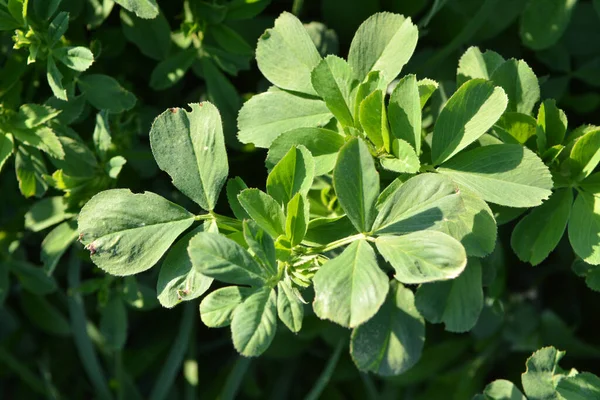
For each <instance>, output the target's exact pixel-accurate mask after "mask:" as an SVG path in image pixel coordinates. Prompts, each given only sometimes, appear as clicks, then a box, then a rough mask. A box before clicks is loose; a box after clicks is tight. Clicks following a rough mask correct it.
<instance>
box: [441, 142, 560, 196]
mask: <svg viewBox="0 0 600 400" xmlns="http://www.w3.org/2000/svg"><path fill="white" fill-rule="evenodd" d="M438 172H440V173H442V174H444V175H447V176H449V177H450V178H452V180H454V181H455V182H456V183H458V185H459V186H462V187H465V188H467V189H468V190H470V191H473V192H475V193H477V194H478V195H479V196H480V197H481V198H482V199H484V200H485V201H489V202H491V203H496V204H500V205H504V206H509V207H534V206H537V205H540V204H541V203H542V201H543V200H545V199H547V198H548V197H549V196H550V194H551V191H550V189H552V177H551V176H550V172H549V171H548V168H547V167H546V166H545V165H544V163H543V162H542V160H540V159H539V158H538V157H537V156H536V155H535V154H534V153H533V152H532V151H531V150H529V149H527V148H524V147H522V146H521V145H518V144H494V145H489V146H483V147H478V148H475V149H473V150H469V151H467V152H464V153H461V154H460V155H458V156H456V157H454V158H453V159H452V160H450V161H448V162H446V163H444V164H443V165H442V166H441V167H440V168H438Z"/></svg>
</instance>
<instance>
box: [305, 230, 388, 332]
mask: <svg viewBox="0 0 600 400" xmlns="http://www.w3.org/2000/svg"><path fill="white" fill-rule="evenodd" d="M313 285H314V289H315V299H314V302H313V309H314V310H315V314H317V316H318V317H319V318H321V319H328V320H331V321H333V322H335V323H337V324H340V325H342V326H345V327H350V328H353V327H356V326H358V325H360V324H362V323H364V322H366V321H368V320H370V319H371V317H373V316H374V315H375V314H376V313H377V310H379V308H380V307H381V305H382V304H383V302H384V301H385V297H386V294H387V292H388V290H389V284H388V277H387V275H386V274H385V273H384V272H383V271H382V270H381V269H380V268H379V266H378V265H377V257H376V256H375V252H374V251H373V248H371V246H370V245H369V243H368V242H367V241H365V240H357V241H355V242H353V243H352V244H350V246H348V247H347V248H346V249H345V250H344V251H343V252H342V254H340V255H339V256H337V257H336V258H333V259H331V260H329V261H327V262H326V263H325V264H323V265H322V266H321V268H319V270H318V271H317V273H316V274H315V276H314V278H313Z"/></svg>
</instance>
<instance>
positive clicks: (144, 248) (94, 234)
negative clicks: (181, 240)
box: [78, 189, 194, 276]
mask: <svg viewBox="0 0 600 400" xmlns="http://www.w3.org/2000/svg"><path fill="white" fill-rule="evenodd" d="M193 222H194V215H193V214H191V213H189V212H187V211H186V210H185V209H183V208H182V207H180V206H178V205H177V204H174V203H171V202H170V201H168V200H166V199H164V198H162V197H160V196H159V195H156V194H154V193H151V192H145V193H142V194H134V193H132V192H131V191H129V190H127V189H113V190H106V191H104V192H100V193H98V194H97V195H95V196H94V197H92V198H91V199H90V201H88V202H87V203H86V205H85V206H83V208H82V209H81V212H80V213H79V217H78V223H79V232H80V238H81V243H83V244H84V245H85V246H86V249H88V250H89V251H90V254H91V258H92V261H93V262H94V263H95V264H96V265H97V266H98V267H100V268H101V269H103V270H105V271H106V272H108V273H109V274H112V275H118V276H123V275H133V274H137V273H139V272H142V271H145V270H147V269H149V268H151V267H152V266H153V265H154V264H156V262H157V261H158V260H159V259H160V258H161V257H162V255H163V254H164V253H165V252H166V251H167V250H168V249H169V247H170V246H171V244H172V243H173V242H174V241H175V239H177V237H178V236H179V235H180V234H181V233H182V232H183V231H185V230H186V229H187V228H189V227H190V226H191V225H192V223H193Z"/></svg>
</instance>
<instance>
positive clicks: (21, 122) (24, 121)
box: [15, 104, 61, 129]
mask: <svg viewBox="0 0 600 400" xmlns="http://www.w3.org/2000/svg"><path fill="white" fill-rule="evenodd" d="M60 113H61V111H60V110H56V109H54V108H52V107H49V106H46V105H41V104H23V105H21V106H20V107H19V113H18V115H17V117H16V121H15V125H16V126H17V127H18V128H20V129H31V128H35V127H37V126H40V125H43V124H45V123H47V122H49V121H51V120H53V119H55V118H56V117H57V116H58V115H59V114H60Z"/></svg>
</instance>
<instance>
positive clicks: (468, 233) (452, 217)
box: [439, 190, 497, 257]
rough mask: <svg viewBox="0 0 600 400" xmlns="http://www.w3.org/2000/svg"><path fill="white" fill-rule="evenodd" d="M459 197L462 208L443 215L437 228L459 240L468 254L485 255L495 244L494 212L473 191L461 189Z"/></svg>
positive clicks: (474, 255)
mask: <svg viewBox="0 0 600 400" xmlns="http://www.w3.org/2000/svg"><path fill="white" fill-rule="evenodd" d="M460 199H461V200H462V205H463V206H464V209H462V210H461V209H460V208H459V209H457V211H456V212H454V213H451V214H450V213H449V215H448V216H445V217H444V220H443V222H442V223H440V227H439V230H440V231H441V232H444V233H446V234H448V235H450V236H452V237H453V238H454V239H456V240H458V241H460V242H461V243H462V245H463V246H464V248H465V250H466V252H467V255H468V256H472V257H485V256H486V255H488V254H490V253H491V252H492V251H493V250H494V247H495V246H496V238H497V227H496V220H495V219H494V214H493V213H492V210H491V209H490V207H489V206H488V205H487V203H486V202H485V201H483V200H482V199H481V198H480V197H479V196H477V195H475V194H474V193H471V192H469V191H467V190H461V191H460Z"/></svg>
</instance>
